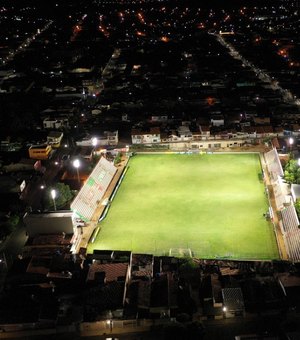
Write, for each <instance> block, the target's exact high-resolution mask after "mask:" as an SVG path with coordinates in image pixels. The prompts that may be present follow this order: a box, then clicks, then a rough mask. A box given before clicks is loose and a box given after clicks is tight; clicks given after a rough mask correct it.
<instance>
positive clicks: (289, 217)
mask: <svg viewBox="0 0 300 340" xmlns="http://www.w3.org/2000/svg"><path fill="white" fill-rule="evenodd" d="M281 216H282V222H283V229H284V238H285V241H286V246H287V248H288V249H287V251H288V254H289V258H290V260H291V261H293V262H299V261H300V229H299V219H298V216H297V212H296V209H295V207H294V206H293V205H291V206H288V207H286V208H284V209H282V210H281Z"/></svg>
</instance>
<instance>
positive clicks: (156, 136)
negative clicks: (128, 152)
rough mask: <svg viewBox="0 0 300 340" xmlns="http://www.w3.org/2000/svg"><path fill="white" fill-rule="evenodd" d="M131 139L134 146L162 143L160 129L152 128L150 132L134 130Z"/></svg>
mask: <svg viewBox="0 0 300 340" xmlns="http://www.w3.org/2000/svg"><path fill="white" fill-rule="evenodd" d="M131 139H132V144H152V143H160V142H161V139H160V128H159V127H152V128H150V129H149V130H148V131H143V130H141V129H132V131H131Z"/></svg>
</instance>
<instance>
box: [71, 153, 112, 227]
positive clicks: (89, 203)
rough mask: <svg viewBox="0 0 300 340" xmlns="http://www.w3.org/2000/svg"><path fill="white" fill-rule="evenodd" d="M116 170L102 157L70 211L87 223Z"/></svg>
mask: <svg viewBox="0 0 300 340" xmlns="http://www.w3.org/2000/svg"><path fill="white" fill-rule="evenodd" d="M116 171H117V168H116V167H115V166H114V165H113V163H111V162H109V161H108V160H107V159H105V158H104V157H101V159H100V161H99V162H98V164H97V165H96V167H95V168H94V170H93V171H92V173H91V174H90V176H89V178H88V179H87V181H86V183H85V184H84V186H83V187H82V188H81V190H80V191H79V193H78V195H77V196H76V197H75V199H74V201H73V202H72V204H71V210H72V211H74V212H76V213H77V214H78V215H79V216H81V217H82V218H83V219H85V220H87V221H89V220H90V219H91V218H92V216H93V214H94V212H95V210H96V208H97V206H98V204H99V202H100V201H101V199H102V198H103V196H104V194H105V192H106V190H107V188H108V186H109V184H110V182H111V180H112V179H113V177H114V175H115V173H116Z"/></svg>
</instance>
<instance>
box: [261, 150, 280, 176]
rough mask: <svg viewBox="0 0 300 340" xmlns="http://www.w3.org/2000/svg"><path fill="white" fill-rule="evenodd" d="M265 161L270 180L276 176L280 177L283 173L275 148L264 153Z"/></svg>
mask: <svg viewBox="0 0 300 340" xmlns="http://www.w3.org/2000/svg"><path fill="white" fill-rule="evenodd" d="M265 161H266V164H267V166H268V170H269V173H270V175H271V177H272V180H274V181H277V177H278V176H280V177H282V176H283V175H284V173H283V169H282V166H281V163H280V159H279V157H278V153H277V150H276V149H272V150H270V151H269V152H266V153H265Z"/></svg>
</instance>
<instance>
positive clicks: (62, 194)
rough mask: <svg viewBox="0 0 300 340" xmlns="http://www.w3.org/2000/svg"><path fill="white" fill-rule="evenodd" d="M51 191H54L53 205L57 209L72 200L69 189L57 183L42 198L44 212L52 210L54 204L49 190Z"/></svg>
mask: <svg viewBox="0 0 300 340" xmlns="http://www.w3.org/2000/svg"><path fill="white" fill-rule="evenodd" d="M53 189H54V190H55V191H56V197H55V205H56V207H57V208H61V207H64V206H65V205H66V204H67V203H69V202H70V201H71V200H72V199H73V194H72V191H71V189H70V187H69V186H68V185H66V184H64V183H57V184H55V185H54V186H53V187H51V188H49V189H48V190H47V191H46V195H45V197H44V204H45V206H44V208H45V210H51V209H54V202H53V199H52V197H51V190H53Z"/></svg>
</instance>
